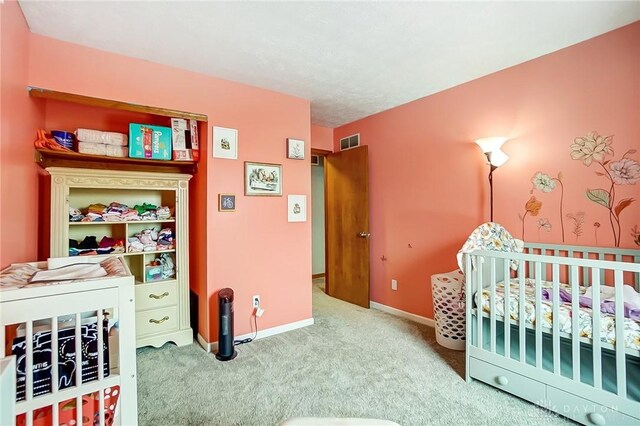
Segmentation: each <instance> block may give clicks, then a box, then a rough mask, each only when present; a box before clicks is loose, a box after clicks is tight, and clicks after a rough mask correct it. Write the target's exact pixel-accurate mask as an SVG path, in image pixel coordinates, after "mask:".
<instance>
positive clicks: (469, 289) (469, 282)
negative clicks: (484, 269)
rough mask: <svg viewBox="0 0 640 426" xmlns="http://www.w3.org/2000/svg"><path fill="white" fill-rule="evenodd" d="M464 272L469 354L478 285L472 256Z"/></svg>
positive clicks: (466, 257)
mask: <svg viewBox="0 0 640 426" xmlns="http://www.w3.org/2000/svg"><path fill="white" fill-rule="evenodd" d="M464 270H465V279H464V284H463V285H464V297H465V302H466V303H465V311H466V324H465V326H466V345H467V353H468V352H469V345H473V338H474V336H473V317H472V316H471V309H472V307H473V306H472V302H471V301H472V300H473V298H472V295H473V294H475V290H474V288H475V287H474V285H475V283H476V279H475V278H476V277H474V276H473V272H472V271H473V269H472V268H471V256H470V255H466V256H465V259H464ZM465 358H466V359H467V370H466V371H467V373H466V374H467V380H470V378H469V377H468V375H469V365H468V359H469V357H468V356H467V357H465Z"/></svg>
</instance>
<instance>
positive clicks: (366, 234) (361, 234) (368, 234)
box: [358, 231, 371, 238]
mask: <svg viewBox="0 0 640 426" xmlns="http://www.w3.org/2000/svg"><path fill="white" fill-rule="evenodd" d="M370 236H371V234H370V233H368V232H364V231H362V232H360V233H359V234H358V237H360V238H369V237H370Z"/></svg>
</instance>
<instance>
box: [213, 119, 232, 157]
mask: <svg viewBox="0 0 640 426" xmlns="http://www.w3.org/2000/svg"><path fill="white" fill-rule="evenodd" d="M213 156H214V157H215V158H227V159H230V160H236V159H237V158H238V131H237V130H236V129H228V128H226V127H215V126H214V127H213Z"/></svg>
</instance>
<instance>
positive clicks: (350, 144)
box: [340, 133, 360, 151]
mask: <svg viewBox="0 0 640 426" xmlns="http://www.w3.org/2000/svg"><path fill="white" fill-rule="evenodd" d="M359 145H360V133H356V134H355V135H351V136H347V137H346V138H342V139H340V151H344V150H345V149H350V148H355V147H357V146H359Z"/></svg>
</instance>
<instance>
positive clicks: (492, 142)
mask: <svg viewBox="0 0 640 426" xmlns="http://www.w3.org/2000/svg"><path fill="white" fill-rule="evenodd" d="M506 141H507V138H505V137H502V136H500V137H492V138H482V139H478V140H476V143H477V144H478V146H480V148H481V149H482V152H484V153H487V152H493V151H496V150H499V149H500V147H501V146H502V144H503V143H505V142H506ZM503 154H504V153H503ZM505 161H506V160H505ZM503 163H504V162H503Z"/></svg>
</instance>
